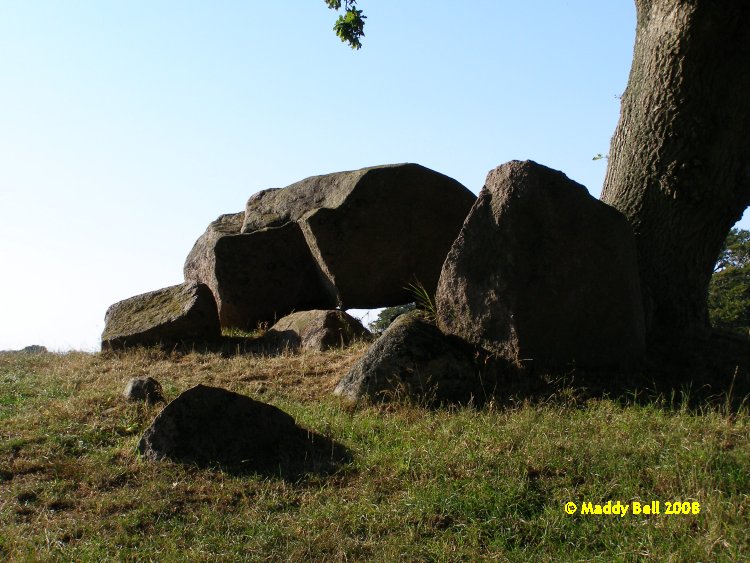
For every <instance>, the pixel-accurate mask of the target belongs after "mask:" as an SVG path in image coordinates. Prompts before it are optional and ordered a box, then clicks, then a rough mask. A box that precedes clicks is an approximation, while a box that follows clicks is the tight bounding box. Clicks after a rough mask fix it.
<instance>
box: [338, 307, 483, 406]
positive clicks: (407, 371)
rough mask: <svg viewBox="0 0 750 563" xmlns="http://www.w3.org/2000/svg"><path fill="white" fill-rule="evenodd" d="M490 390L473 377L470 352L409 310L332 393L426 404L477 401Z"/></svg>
mask: <svg viewBox="0 0 750 563" xmlns="http://www.w3.org/2000/svg"><path fill="white" fill-rule="evenodd" d="M493 391H494V389H491V388H490V382H489V381H484V382H483V381H482V380H481V378H480V376H479V373H478V370H477V366H475V364H474V361H473V350H472V349H471V348H470V347H469V346H467V345H466V344H465V343H463V342H461V341H460V340H458V339H456V338H453V337H450V336H446V335H444V334H443V333H442V332H440V330H438V329H437V328H436V327H435V326H434V325H433V324H431V323H429V322H427V321H425V320H423V319H422V318H421V316H420V313H419V312H416V311H415V312H410V313H406V314H404V315H401V316H400V317H398V318H397V319H396V320H395V321H394V322H393V324H391V326H390V327H388V329H387V330H386V331H385V332H384V333H383V334H382V335H381V336H380V338H378V340H376V341H375V343H374V344H373V345H372V346H370V348H369V349H368V350H367V352H366V353H365V355H364V356H362V358H360V359H359V361H358V362H357V363H356V364H355V365H354V366H353V367H352V369H351V370H350V371H349V373H347V374H346V375H345V376H344V377H343V378H342V379H341V381H339V383H338V385H337V386H336V389H335V391H334V393H335V394H337V395H340V396H342V397H344V398H346V399H349V400H352V401H357V400H360V399H366V400H370V401H378V402H379V401H390V400H400V399H409V400H416V401H418V402H424V403H428V404H431V403H468V402H470V401H472V400H479V401H483V400H484V399H485V398H486V396H487V395H488V394H491V393H492V392H493Z"/></svg>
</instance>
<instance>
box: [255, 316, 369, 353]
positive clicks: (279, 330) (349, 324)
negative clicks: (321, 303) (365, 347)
mask: <svg viewBox="0 0 750 563" xmlns="http://www.w3.org/2000/svg"><path fill="white" fill-rule="evenodd" d="M371 336H372V335H371V334H370V331H369V330H367V329H366V328H365V327H363V326H362V323H361V322H359V321H358V320H357V319H355V318H354V317H352V316H351V315H349V314H347V313H346V312H344V311H339V310H338V309H328V310H313V311H299V312H297V313H292V314H291V315H287V316H286V317H284V318H283V319H281V320H279V321H278V322H277V323H276V324H275V325H273V326H272V327H271V329H270V330H269V331H268V332H267V333H266V338H267V339H268V340H269V341H270V342H272V343H274V344H275V345H277V346H283V347H288V348H305V349H307V350H317V351H323V350H328V349H329V348H339V347H344V346H348V345H349V344H351V343H352V342H354V341H355V340H357V339H368V338H370V337H371Z"/></svg>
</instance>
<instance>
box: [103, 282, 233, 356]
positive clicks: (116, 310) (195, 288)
mask: <svg viewBox="0 0 750 563" xmlns="http://www.w3.org/2000/svg"><path fill="white" fill-rule="evenodd" d="M220 337H221V328H220V327H219V315H218V313H217V310H216V302H215V301H214V297H213V295H212V294H211V290H210V289H209V288H208V287H207V286H205V285H203V284H199V283H195V282H191V283H184V284H181V285H174V286H171V287H167V288H164V289H159V290H157V291H152V292H150V293H144V294H142V295H136V296H135V297H131V298H130V299H125V300H124V301H120V302H118V303H115V304H114V305H111V306H110V307H109V309H107V313H106V315H105V317H104V332H103V333H102V350H107V349H115V348H125V347H127V346H138V345H143V346H151V345H175V344H190V343H198V344H202V343H206V342H212V341H215V340H218V339H219V338H220Z"/></svg>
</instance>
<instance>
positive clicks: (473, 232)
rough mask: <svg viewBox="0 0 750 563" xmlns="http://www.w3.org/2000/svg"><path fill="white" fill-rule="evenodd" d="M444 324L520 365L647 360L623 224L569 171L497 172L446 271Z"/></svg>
mask: <svg viewBox="0 0 750 563" xmlns="http://www.w3.org/2000/svg"><path fill="white" fill-rule="evenodd" d="M436 305H437V313H438V325H439V326H440V328H441V329H442V330H443V331H444V332H446V333H450V334H454V335H456V336H459V337H461V338H463V339H465V340H467V341H468V342H470V343H472V344H474V345H478V346H481V347H483V348H485V349H487V350H489V351H491V352H493V353H495V354H497V355H498V356H500V357H503V358H505V359H507V360H510V361H511V362H513V363H516V364H523V365H536V366H568V365H571V364H575V365H579V366H584V367H585V366H591V367H598V366H602V367H603V366H610V365H615V364H620V363H622V362H629V361H634V360H637V359H638V358H640V357H641V355H642V354H643V352H644V320H643V310H642V303H641V293H640V288H639V280H638V270H637V265H636V252H635V242H634V238H633V234H632V231H631V229H630V226H629V224H628V223H627V221H626V219H625V217H623V216H622V215H621V214H620V213H619V212H618V211H617V210H615V209H614V208H612V207H610V206H608V205H606V204H604V203H602V202H600V201H598V200H596V199H594V198H593V197H591V196H590V195H589V194H588V192H587V190H586V188H585V187H583V186H581V185H580V184H577V183H576V182H573V181H572V180H570V179H568V178H567V177H566V176H565V175H564V174H563V173H562V172H558V171H555V170H552V169H550V168H547V167H544V166H541V165H539V164H537V163H535V162H531V161H525V162H520V161H512V162H509V163H506V164H504V165H502V166H500V167H498V168H496V169H494V170H492V171H491V172H490V173H489V175H488V176H487V181H486V184H485V186H484V188H483V189H482V191H481V193H480V195H479V198H478V199H477V201H476V203H475V204H474V207H473V208H472V210H471V212H470V214H469V216H468V218H467V219H466V222H465V223H464V226H463V228H462V229H461V232H460V234H459V236H458V238H457V239H456V241H455V243H454V244H453V246H452V248H451V250H450V253H449V254H448V257H447V259H446V261H445V264H444V265H443V269H442V273H441V276H440V282H439V285H438V290H437V295H436Z"/></svg>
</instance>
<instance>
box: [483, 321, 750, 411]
mask: <svg viewBox="0 0 750 563" xmlns="http://www.w3.org/2000/svg"><path fill="white" fill-rule="evenodd" d="M494 368H495V369H494V373H496V376H495V380H494V382H493V384H494V388H493V391H492V392H491V393H489V394H488V395H487V397H485V402H486V401H489V400H492V401H493V402H495V403H496V404H498V405H504V404H509V403H511V404H512V403H518V402H519V401H521V402H522V401H528V402H531V403H553V404H554V403H564V404H567V405H575V404H580V405H581V406H584V405H585V403H586V402H587V401H588V400H590V399H597V398H605V397H606V398H608V399H611V400H615V401H618V402H621V403H625V404H644V405H645V404H649V405H654V404H656V405H659V406H661V407H663V408H665V409H683V408H687V409H689V410H693V411H700V410H705V409H721V410H722V411H723V412H726V413H727V414H729V413H732V412H737V411H739V410H742V409H747V408H748V407H750V339H747V338H744V337H739V336H735V335H728V334H720V333H715V334H712V335H711V337H710V338H709V339H706V340H694V341H689V342H687V341H686V342H681V343H674V342H672V343H660V344H656V345H653V346H651V348H650V349H649V350H648V354H647V357H646V359H645V360H644V361H643V362H642V363H641V364H640V365H637V366H631V367H629V368H625V369H623V368H618V369H609V370H607V369H597V370H586V369H581V368H579V367H576V366H569V367H568V368H567V369H561V370H541V369H539V370H535V369H534V367H533V366H525V367H524V368H523V369H522V370H521V371H520V372H519V371H518V370H512V369H510V368H508V367H507V366H501V365H495V366H494Z"/></svg>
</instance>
